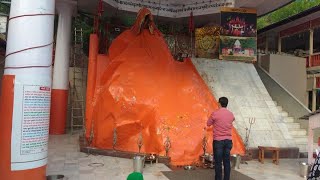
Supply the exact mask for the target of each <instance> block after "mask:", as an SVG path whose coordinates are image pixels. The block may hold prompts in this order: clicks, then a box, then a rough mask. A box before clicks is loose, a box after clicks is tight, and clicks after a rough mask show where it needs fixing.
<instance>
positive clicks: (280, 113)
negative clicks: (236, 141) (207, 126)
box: [192, 58, 307, 152]
mask: <svg viewBox="0 0 320 180" xmlns="http://www.w3.org/2000/svg"><path fill="white" fill-rule="evenodd" d="M192 62H193V64H194V66H195V67H196V69H197V71H198V72H199V74H200V76H201V77H202V78H203V80H204V81H205V83H206V84H207V85H208V87H209V88H210V89H211V91H212V93H213V95H214V96H215V97H216V98H219V97H221V96H226V97H228V98H229V105H228V108H229V109H230V110H231V111H232V112H233V113H234V115H235V119H236V121H235V123H234V125H235V127H236V128H237V130H238V132H239V134H240V135H241V137H242V138H243V139H245V135H246V128H248V127H249V121H248V120H249V119H250V118H255V119H256V122H255V124H253V125H252V130H251V135H250V138H249V146H248V147H249V148H257V147H258V146H273V147H280V148H295V147H298V148H299V150H300V152H306V148H307V136H306V134H307V132H306V130H304V129H303V128H304V127H303V126H301V123H299V121H298V120H297V117H298V118H299V117H301V116H299V114H298V113H297V112H299V109H298V110H296V111H294V112H296V114H292V113H291V112H290V115H288V113H287V112H286V111H284V110H283V109H285V108H282V107H281V106H278V104H279V103H277V102H275V100H277V99H274V96H271V94H270V92H269V91H268V90H267V88H266V86H265V85H264V83H263V82H262V79H261V78H260V77H261V76H259V74H258V73H257V70H256V68H255V67H254V66H253V64H247V63H241V62H230V61H220V60H212V59H202V58H193V59H192ZM278 92H279V91H278V90H276V91H275V93H278ZM281 95H282V94H281ZM282 97H283V98H286V99H287V97H286V96H282ZM279 99H280V98H279ZM277 101H278V100H277ZM290 103H291V104H293V103H294V102H290ZM286 104H288V103H286ZM299 108H300V107H299ZM303 113H304V112H301V114H303ZM294 115H296V116H294Z"/></svg>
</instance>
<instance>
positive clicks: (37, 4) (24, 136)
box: [0, 0, 55, 180]
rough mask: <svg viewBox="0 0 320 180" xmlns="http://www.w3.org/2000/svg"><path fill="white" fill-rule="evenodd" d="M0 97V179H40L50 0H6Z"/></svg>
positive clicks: (48, 86) (47, 96)
mask: <svg viewBox="0 0 320 180" xmlns="http://www.w3.org/2000/svg"><path fill="white" fill-rule="evenodd" d="M10 9H11V11H10V18H9V28H8V38H7V49H6V60H5V71H4V77H3V79H2V90H1V96H0V114H1V118H0V127H1V131H0V147H1V148H0V159H1V162H0V179H4V180H21V179H30V180H31V179H32V180H44V179H45V176H46V164H47V156H48V131H49V116H50V99H51V74H52V67H51V60H52V54H51V52H52V48H53V30H54V11H55V1H54V0H12V1H11V8H10Z"/></svg>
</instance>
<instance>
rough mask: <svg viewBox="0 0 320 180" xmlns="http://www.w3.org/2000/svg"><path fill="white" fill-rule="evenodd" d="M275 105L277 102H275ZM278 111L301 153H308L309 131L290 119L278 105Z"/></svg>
mask: <svg viewBox="0 0 320 180" xmlns="http://www.w3.org/2000/svg"><path fill="white" fill-rule="evenodd" d="M274 103H275V105H277V102H276V101H274ZM277 109H278V111H279V113H280V114H281V116H282V118H283V122H284V123H285V124H286V126H287V128H288V132H289V134H290V135H291V136H292V137H293V139H294V141H295V144H296V146H297V147H298V148H299V151H300V152H307V146H308V136H307V131H306V130H305V129H303V128H301V127H300V123H297V122H295V120H294V118H293V117H290V116H289V115H288V113H287V112H286V111H284V110H283V108H282V107H281V106H278V105H277Z"/></svg>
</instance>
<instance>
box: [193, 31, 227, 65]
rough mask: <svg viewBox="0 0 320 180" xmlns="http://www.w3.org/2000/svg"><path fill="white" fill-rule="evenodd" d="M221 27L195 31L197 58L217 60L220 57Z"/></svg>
mask: <svg viewBox="0 0 320 180" xmlns="http://www.w3.org/2000/svg"><path fill="white" fill-rule="evenodd" d="M220 29H221V28H220V27H218V26H211V27H203V28H197V29H196V31H195V36H196V42H195V56H196V57H199V58H211V59H217V58H218V57H219V43H220V38H219V34H220Z"/></svg>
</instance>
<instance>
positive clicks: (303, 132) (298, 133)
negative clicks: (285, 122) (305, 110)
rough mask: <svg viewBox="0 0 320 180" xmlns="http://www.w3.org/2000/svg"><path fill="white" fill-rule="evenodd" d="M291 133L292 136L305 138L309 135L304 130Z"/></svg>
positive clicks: (291, 131)
mask: <svg viewBox="0 0 320 180" xmlns="http://www.w3.org/2000/svg"><path fill="white" fill-rule="evenodd" d="M289 133H290V134H291V135H292V136H299V135H302V136H305V135H307V131H306V130H304V129H299V130H298V129H297V130H290V131H289Z"/></svg>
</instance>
